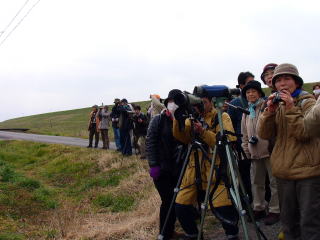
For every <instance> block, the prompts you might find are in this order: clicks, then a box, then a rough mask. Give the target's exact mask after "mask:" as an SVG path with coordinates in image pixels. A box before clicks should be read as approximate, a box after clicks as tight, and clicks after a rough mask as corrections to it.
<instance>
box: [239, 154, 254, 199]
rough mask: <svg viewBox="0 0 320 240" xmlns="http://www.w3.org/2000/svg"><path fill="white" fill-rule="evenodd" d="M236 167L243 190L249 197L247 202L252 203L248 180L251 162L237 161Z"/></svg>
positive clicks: (249, 180) (249, 179)
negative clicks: (237, 167)
mask: <svg viewBox="0 0 320 240" xmlns="http://www.w3.org/2000/svg"><path fill="white" fill-rule="evenodd" d="M238 166H239V172H240V175H241V179H242V182H243V185H244V188H245V190H246V192H247V194H248V196H249V202H250V203H252V190H251V178H250V169H251V160H245V159H242V160H240V161H238Z"/></svg>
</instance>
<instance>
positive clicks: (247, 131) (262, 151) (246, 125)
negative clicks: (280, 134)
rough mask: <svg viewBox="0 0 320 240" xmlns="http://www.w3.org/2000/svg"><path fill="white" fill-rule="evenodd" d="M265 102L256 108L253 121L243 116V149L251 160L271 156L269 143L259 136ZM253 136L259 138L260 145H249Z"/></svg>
mask: <svg viewBox="0 0 320 240" xmlns="http://www.w3.org/2000/svg"><path fill="white" fill-rule="evenodd" d="M264 103H265V102H264V101H262V102H261V103H260V104H258V105H257V106H256V109H255V110H256V117H255V118H253V119H251V118H250V117H249V116H248V115H246V114H243V115H242V121H241V133H242V135H243V137H242V148H243V150H244V152H245V154H246V156H247V158H250V159H262V158H267V157H269V156H270V153H269V149H268V146H269V141H268V140H264V139H262V138H260V137H259V136H258V135H257V130H256V129H257V122H258V118H259V116H260V115H261V114H262V109H263V108H264ZM251 136H255V137H257V138H258V143H257V144H255V145H253V144H250V143H249V139H250V137H251Z"/></svg>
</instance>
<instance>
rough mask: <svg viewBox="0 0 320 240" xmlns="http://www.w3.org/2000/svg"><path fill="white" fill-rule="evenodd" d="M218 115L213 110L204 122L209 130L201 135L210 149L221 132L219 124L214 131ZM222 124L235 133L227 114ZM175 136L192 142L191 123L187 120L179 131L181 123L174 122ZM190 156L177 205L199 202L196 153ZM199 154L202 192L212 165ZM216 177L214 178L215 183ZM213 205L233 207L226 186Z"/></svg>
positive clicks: (230, 138)
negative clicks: (196, 180) (196, 181)
mask: <svg viewBox="0 0 320 240" xmlns="http://www.w3.org/2000/svg"><path fill="white" fill-rule="evenodd" d="M216 115H217V110H216V109H213V110H212V111H211V112H208V113H206V114H205V116H204V121H205V122H206V124H207V125H208V128H207V129H205V130H204V131H203V133H202V134H201V135H200V137H201V139H202V140H203V141H204V142H205V143H206V144H207V145H208V146H209V147H210V149H212V148H214V146H215V144H216V133H218V131H219V130H220V126H219V124H218V125H217V126H216V127H215V128H214V129H212V126H213V124H214V121H215V118H216ZM222 122H223V127H224V129H225V130H228V131H230V132H234V129H233V126H232V122H231V119H230V117H229V115H228V114H227V113H223V114H222ZM173 136H174V137H175V138H176V139H177V140H179V141H180V142H182V143H184V144H188V143H190V142H191V121H190V120H189V119H186V121H185V129H184V130H183V131H180V130H179V123H178V121H177V120H174V121H173ZM228 139H229V140H230V141H235V140H236V137H235V136H228ZM195 151H196V150H193V152H192V153H191V155H190V161H189V163H188V165H187V168H186V172H185V174H184V177H183V179H182V182H181V185H180V189H182V190H180V192H179V193H178V195H177V198H176V203H178V204H183V205H192V204H195V203H196V200H197V187H196V185H195V179H196V171H195V162H194V152H195ZM197 151H198V152H199V160H200V164H199V165H200V171H201V180H202V190H204V191H205V190H206V187H207V183H208V177H209V174H210V167H211V163H210V162H209V161H208V160H207V159H204V160H202V153H201V151H200V150H197ZM209 154H210V156H212V151H211V150H210V153H209ZM219 161H220V160H219V157H218V156H217V158H216V164H219ZM214 180H215V177H213V181H214ZM213 199H214V200H213V205H214V206H215V207H222V206H229V205H232V202H231V200H230V199H229V196H228V193H227V189H226V188H225V186H224V184H223V183H222V182H221V183H220V184H219V186H218V188H217V190H216V192H215V194H214V196H213Z"/></svg>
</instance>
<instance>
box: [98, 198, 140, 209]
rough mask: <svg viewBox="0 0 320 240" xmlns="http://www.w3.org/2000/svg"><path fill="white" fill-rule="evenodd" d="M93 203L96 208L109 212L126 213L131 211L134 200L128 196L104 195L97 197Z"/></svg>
mask: <svg viewBox="0 0 320 240" xmlns="http://www.w3.org/2000/svg"><path fill="white" fill-rule="evenodd" d="M93 203H94V204H95V205H96V206H98V207H102V208H108V209H109V210H110V211H111V212H127V211H129V210H131V209H132V207H133V205H134V203H135V199H134V197H133V196H129V195H119V196H114V195H111V194H105V195H98V196H97V197H96V199H95V200H94V201H93Z"/></svg>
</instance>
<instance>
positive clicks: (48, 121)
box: [0, 101, 149, 138]
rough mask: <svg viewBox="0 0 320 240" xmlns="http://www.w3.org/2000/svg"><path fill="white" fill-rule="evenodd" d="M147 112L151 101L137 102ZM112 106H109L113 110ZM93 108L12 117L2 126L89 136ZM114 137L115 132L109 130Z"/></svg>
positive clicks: (50, 133)
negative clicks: (90, 116)
mask: <svg viewBox="0 0 320 240" xmlns="http://www.w3.org/2000/svg"><path fill="white" fill-rule="evenodd" d="M135 104H138V105H140V106H141V109H142V111H144V112H145V109H146V107H147V105H148V104H149V101H144V102H136V103H135ZM111 107H112V106H109V109H110V110H111ZM90 111H91V108H81V109H75V110H69V111H61V112H52V113H45V114H39V115H32V116H27V117H21V118H15V119H10V120H7V121H4V122H1V123H0V128H29V129H30V130H29V132H30V133H38V134H45V135H56V136H68V137H84V138H87V137H88V131H87V128H88V121H89V113H90ZM109 135H110V137H111V138H112V136H113V134H112V133H111V131H109Z"/></svg>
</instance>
